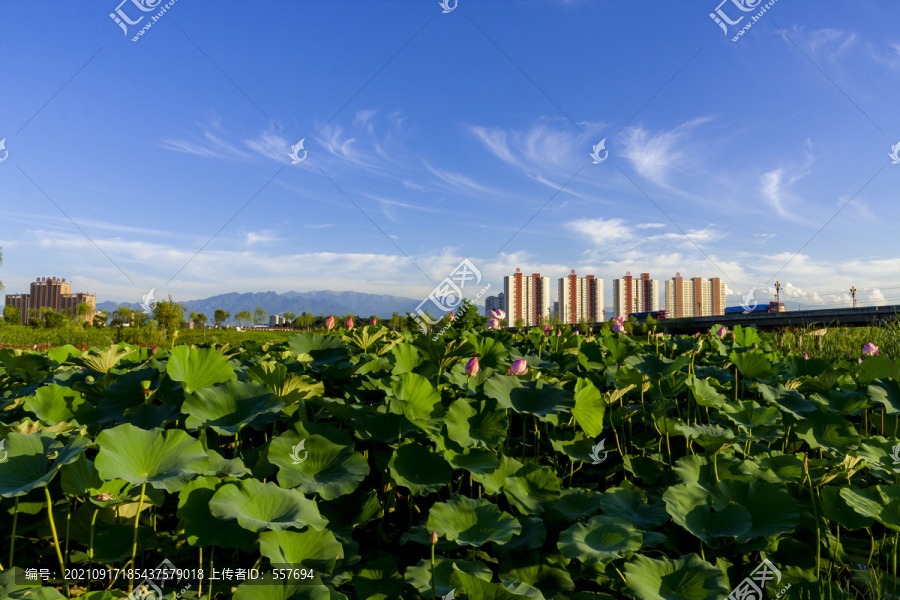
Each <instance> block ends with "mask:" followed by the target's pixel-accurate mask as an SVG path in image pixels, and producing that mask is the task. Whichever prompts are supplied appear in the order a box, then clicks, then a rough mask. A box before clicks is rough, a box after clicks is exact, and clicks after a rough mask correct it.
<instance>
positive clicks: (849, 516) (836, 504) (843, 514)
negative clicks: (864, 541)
mask: <svg viewBox="0 0 900 600" xmlns="http://www.w3.org/2000/svg"><path fill="white" fill-rule="evenodd" d="M821 490H822V491H821V493H822V500H821V504H820V506H821V507H822V514H823V515H825V518H826V519H828V520H829V521H834V522H835V523H837V524H838V525H840V526H841V527H844V528H845V529H849V530H851V531H852V530H854V529H863V528H864V527H871V526H872V517H871V516H863V515H862V514H860V513H858V512H856V511H855V510H854V509H853V507H851V506H850V504H849V503H848V502H847V500H845V499H844V497H843V496H841V493H840V492H841V490H840V488H837V487H835V486H833V485H826V486H823V487H822V488H821Z"/></svg>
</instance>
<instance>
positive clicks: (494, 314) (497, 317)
mask: <svg viewBox="0 0 900 600" xmlns="http://www.w3.org/2000/svg"><path fill="white" fill-rule="evenodd" d="M490 312H491V318H492V319H499V318H500V317H499V316H498V315H497V311H496V310H492V311H490Z"/></svg>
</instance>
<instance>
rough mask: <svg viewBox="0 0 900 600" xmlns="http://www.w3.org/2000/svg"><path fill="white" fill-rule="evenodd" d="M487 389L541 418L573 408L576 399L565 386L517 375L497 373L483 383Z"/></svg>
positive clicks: (519, 410)
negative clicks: (527, 379)
mask: <svg viewBox="0 0 900 600" xmlns="http://www.w3.org/2000/svg"><path fill="white" fill-rule="evenodd" d="M484 393H485V395H486V396H488V397H489V398H493V399H495V400H497V401H498V402H499V403H500V406H502V407H503V408H511V409H513V410H514V411H516V412H517V413H520V414H531V415H535V416H537V417H538V418H539V419H541V420H542V421H551V420H552V419H551V418H549V417H551V416H555V415H557V414H558V413H560V412H562V411H568V410H572V408H574V406H575V401H574V399H573V398H572V395H571V393H569V392H567V391H566V390H564V389H562V388H559V387H555V386H552V385H547V384H545V383H544V382H543V381H524V382H523V381H521V380H519V378H518V377H516V376H514V375H495V376H494V377H492V378H491V379H489V380H488V382H487V383H485V384H484Z"/></svg>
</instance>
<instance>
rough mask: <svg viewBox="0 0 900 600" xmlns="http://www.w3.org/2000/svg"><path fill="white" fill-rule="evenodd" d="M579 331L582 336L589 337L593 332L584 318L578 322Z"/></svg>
mask: <svg viewBox="0 0 900 600" xmlns="http://www.w3.org/2000/svg"><path fill="white" fill-rule="evenodd" d="M578 331H580V332H581V335H587V334H588V333H590V331H591V326H590V325H588V322H587V319H585V318H584V317H582V318H581V320H580V321H578Z"/></svg>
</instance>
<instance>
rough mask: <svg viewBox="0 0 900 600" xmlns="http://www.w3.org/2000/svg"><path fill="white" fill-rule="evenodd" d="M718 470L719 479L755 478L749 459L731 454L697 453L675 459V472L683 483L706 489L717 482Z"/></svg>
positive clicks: (746, 479) (743, 479) (742, 479)
mask: <svg viewBox="0 0 900 600" xmlns="http://www.w3.org/2000/svg"><path fill="white" fill-rule="evenodd" d="M716 471H718V473H719V479H738V480H741V481H751V480H752V479H753V469H752V468H751V467H750V466H749V463H748V461H745V460H740V459H737V458H735V457H733V456H729V455H722V454H718V455H715V456H706V455H702V454H697V455H689V456H682V457H681V458H679V459H678V460H677V461H675V473H676V474H677V475H678V478H679V479H680V480H681V482H682V483H694V484H697V485H699V486H701V487H703V488H706V489H709V488H710V487H711V486H713V485H714V484H715V483H716Z"/></svg>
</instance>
